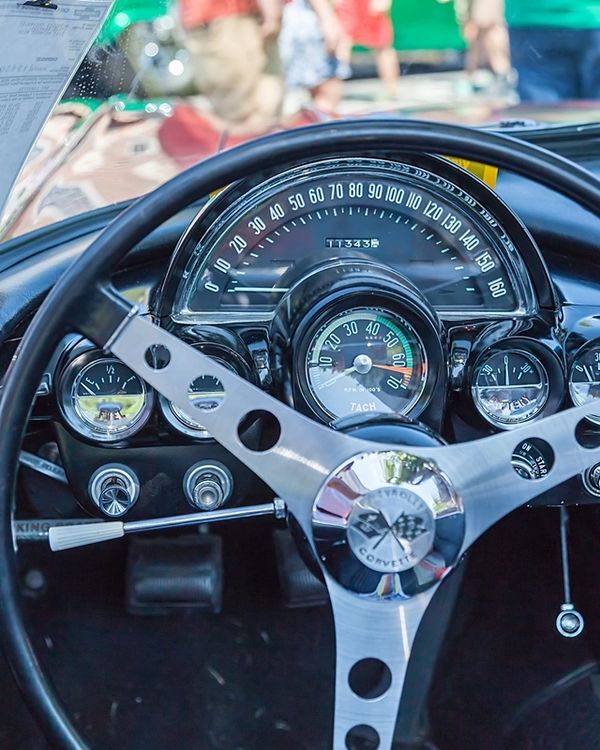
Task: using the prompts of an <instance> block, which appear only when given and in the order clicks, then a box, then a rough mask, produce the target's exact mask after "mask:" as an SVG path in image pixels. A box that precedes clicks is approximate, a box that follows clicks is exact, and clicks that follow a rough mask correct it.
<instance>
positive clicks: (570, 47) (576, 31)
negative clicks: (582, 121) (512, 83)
mask: <svg viewBox="0 0 600 750" xmlns="http://www.w3.org/2000/svg"><path fill="white" fill-rule="evenodd" d="M506 20H507V22H508V27H509V35H510V48H511V54H512V62H513V65H514V67H515V69H516V70H517V73H518V76H519V80H518V86H517V91H518V94H519V96H520V98H521V101H524V102H544V103H551V102H556V101H561V100H564V99H600V0H506Z"/></svg>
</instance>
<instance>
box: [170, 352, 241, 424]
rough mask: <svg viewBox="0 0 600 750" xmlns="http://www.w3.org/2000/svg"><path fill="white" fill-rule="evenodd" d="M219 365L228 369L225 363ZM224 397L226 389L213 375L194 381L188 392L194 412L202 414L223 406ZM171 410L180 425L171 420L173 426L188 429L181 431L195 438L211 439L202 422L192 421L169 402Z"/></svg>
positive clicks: (203, 376)
mask: <svg viewBox="0 0 600 750" xmlns="http://www.w3.org/2000/svg"><path fill="white" fill-rule="evenodd" d="M219 364H223V365H225V366H226V367H228V365H226V363H224V362H220V363H219ZM229 369H231V368H229ZM224 397H225V389H224V388H223V384H222V383H221V381H220V380H219V379H218V378H215V377H214V376H213V375H201V376H200V377H199V378H196V380H194V382H193V383H192V384H191V385H190V387H189V390H188V398H189V400H190V404H192V405H193V407H194V411H198V413H201V412H202V411H214V410H215V409H217V408H218V407H219V406H220V405H221V403H222V401H223V399H224ZM169 409H170V410H171V412H172V414H173V415H174V416H175V418H176V419H177V421H178V422H179V424H174V423H173V422H172V420H169V421H170V422H171V424H173V426H175V427H177V428H178V429H181V428H182V427H183V428H186V427H187V428H188V429H187V430H186V429H181V431H182V432H185V434H188V435H193V436H194V437H200V438H209V437H210V433H209V432H208V430H207V429H206V428H205V427H204V426H203V424H202V422H201V421H200V420H196V419H192V418H191V417H189V416H188V415H187V414H186V413H185V412H184V411H183V410H182V409H180V408H179V407H178V406H177V405H176V404H174V403H172V402H169Z"/></svg>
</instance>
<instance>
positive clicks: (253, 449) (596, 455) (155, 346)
mask: <svg viewBox="0 0 600 750" xmlns="http://www.w3.org/2000/svg"><path fill="white" fill-rule="evenodd" d="M105 348H107V349H109V350H110V351H112V352H113V353H114V354H115V355H116V356H117V357H119V358H120V359H121V360H122V361H123V362H124V363H125V364H127V365H128V366H129V367H131V368H132V369H133V370H134V372H136V373H137V374H138V375H139V376H140V377H142V378H143V379H144V380H145V381H147V382H148V383H150V385H152V386H153V387H154V388H155V389H156V390H157V391H159V393H161V394H162V395H163V396H164V397H166V398H167V399H169V400H170V401H171V402H173V403H174V404H175V405H176V406H177V407H178V408H179V409H181V410H182V411H183V412H184V413H185V414H186V415H188V416H189V417H190V418H192V419H194V420H200V421H201V422H202V424H203V425H205V426H206V428H207V429H208V430H209V431H210V433H211V434H212V435H213V436H214V437H215V439H216V440H218V441H219V443H221V444H222V445H223V446H224V447H225V448H227V449H228V450H229V451H230V452H231V453H233V454H234V455H235V456H236V457H237V458H238V459H239V460H240V461H242V462H243V463H245V464H246V465H247V466H248V467H249V468H250V469H251V470H252V471H254V472H255V473H256V474H257V475H258V476H259V477H261V478H262V479H263V480H264V481H265V482H266V483H267V484H269V485H270V487H271V488H272V489H273V490H274V492H275V493H276V494H277V495H278V496H279V497H281V498H282V499H283V500H284V501H285V503H286V504H287V507H288V510H289V512H290V513H291V514H292V515H293V516H294V517H295V518H296V519H297V520H298V522H299V523H300V525H301V527H302V528H303V530H304V532H305V534H306V537H307V539H308V540H309V543H310V545H311V546H312V548H313V550H314V551H315V553H316V555H317V558H318V560H319V564H320V565H321V568H322V571H323V575H324V577H325V580H326V583H327V587H328V590H329V595H330V598H331V603H332V608H333V614H334V620H335V630H336V654H337V657H336V658H337V662H336V687H335V696H336V697H335V719H334V742H333V747H334V750H344V748H346V747H350V748H352V747H353V745H352V743H351V742H350V741H349V739H350V738H349V736H348V732H352V731H356V732H357V733H358V736H359V737H360V736H361V733H362V736H363V739H365V738H366V740H368V739H369V738H371V739H372V740H373V742H374V743H375V744H374V745H373V746H374V747H378V748H380V750H386V749H389V748H391V744H392V740H393V734H394V727H395V723H396V717H397V714H398V711H399V708H400V702H401V698H402V690H403V686H404V680H405V676H406V671H407V666H408V660H409V657H410V653H411V649H412V645H413V641H414V638H415V635H416V633H417V630H418V628H419V625H420V623H421V620H422V618H423V615H424V613H425V611H426V609H427V607H428V605H429V603H430V602H431V600H432V598H433V595H434V593H435V591H436V590H437V589H438V587H439V586H440V581H442V579H443V578H444V576H445V575H446V573H447V572H448V571H449V570H450V569H451V568H452V567H453V565H455V563H456V562H457V560H458V559H459V557H460V555H461V554H462V552H464V551H465V550H466V549H468V547H469V546H470V545H471V544H472V543H473V542H474V541H475V540H476V539H477V538H478V537H479V536H481V535H482V534H483V533H484V532H485V531H486V530H487V529H488V528H489V527H490V526H491V525H492V524H494V523H495V522H496V521H498V520H500V519H501V518H502V517H503V516H505V515H507V514H508V513H510V512H511V511H512V510H514V509H516V508H517V507H519V506H520V505H523V504H524V503H526V502H528V501H529V500H531V499H533V498H534V497H536V496H538V495H540V494H542V493H543V492H546V491H547V490H550V489H552V488H553V487H556V486H557V485H559V484H561V483H562V482H564V481H565V480H567V479H569V478H571V477H572V476H574V475H576V474H577V473H579V472H581V471H584V470H585V469H587V468H589V467H590V466H591V465H593V464H594V463H596V462H598V461H600V446H598V447H590V448H586V447H583V445H582V444H581V441H580V440H579V439H578V436H577V435H578V433H577V431H578V428H579V427H580V423H581V422H582V420H584V419H585V417H586V416H587V415H590V414H594V413H595V412H598V411H599V409H600V407H599V406H598V405H597V404H593V403H592V404H588V405H585V406H581V407H578V408H575V409H570V410H567V411H564V412H561V413H559V414H556V415H554V416H551V417H548V418H546V419H543V420H540V421H539V422H536V423H535V424H532V425H527V426H525V427H521V428H519V429H515V430H512V431H510V432H505V433H502V434H498V435H494V436H491V437H488V438H485V439H481V440H477V441H473V442H471V443H462V444H459V445H451V446H440V447H432V448H416V447H415V448H413V447H406V446H397V445H395V446H394V445H384V444H379V443H373V442H367V441H364V440H358V439H356V438H353V437H350V436H348V435H344V434H343V433H339V432H336V431H334V430H331V429H330V428H328V427H325V426H323V425H319V424H317V423H316V422H315V421H313V420H311V419H308V418H307V417H305V416H303V415H301V414H299V413H297V412H296V411H294V410H293V409H291V408H290V407H288V406H286V405H284V404H283V403H281V402H280V401H278V400H276V399H275V398H273V397H271V396H269V395H268V394H266V393H265V392H263V391H261V390H260V389H259V388H256V387H255V386H253V385H251V384H250V383H248V382H246V381H245V380H243V379H242V378H240V377H239V376H237V375H236V374H234V373H232V372H231V371H230V370H228V369H226V368H224V367H222V366H221V365H219V364H218V363H216V362H215V361H214V360H212V359H211V358H210V357H207V356H206V355H204V354H202V353H201V352H199V351H197V350H196V349H194V348H193V347H191V346H189V345H188V344H185V343H184V342H182V341H181V340H179V339H178V338H176V337H174V336H172V335H171V334H169V333H168V332H166V331H165V330H164V329H161V328H159V327H158V326H156V325H154V324H153V323H152V322H150V321H149V320H148V319H145V318H142V317H139V316H137V315H136V314H135V312H134V311H133V310H132V311H131V314H130V315H129V317H127V318H126V319H125V320H123V322H122V323H121V325H120V326H119V327H118V328H117V329H116V331H115V332H114V333H113V335H112V336H111V337H110V339H109V341H108V342H107V343H106V347H105ZM206 376H210V377H212V378H216V379H217V381H219V383H218V385H219V387H218V388H215V393H214V395H213V396H212V397H210V398H209V399H208V400H204V401H200V402H198V401H195V398H196V396H195V394H194V389H193V388H191V385H192V383H193V382H194V380H196V379H197V378H198V377H206ZM249 413H251V414H253V415H255V416H256V415H257V414H262V415H263V416H264V417H265V418H266V419H267V421H270V422H271V423H272V425H271V428H272V429H271V439H270V442H267V443H266V444H263V443H258V444H254V443H252V442H251V441H250V442H249V441H248V439H247V434H246V433H245V432H244V425H245V424H246V423H247V421H248V420H247V415H248V414H249ZM251 421H252V420H250V422H251ZM534 442H535V445H536V450H539V451H540V455H542V457H543V458H542V459H539V456H538V458H536V459H535V460H536V464H535V466H534V467H533V468H535V469H536V472H534V473H535V476H536V478H531V477H529V478H526V477H525V476H524V475H523V472H521V473H517V471H515V468H514V465H513V463H514V462H513V454H514V452H515V449H516V448H517V447H518V446H522V445H523V444H524V443H527V444H528V445H529V444H533V443H534ZM537 455H538V454H536V456H537ZM373 665H374V666H375V675H376V677H377V679H376V680H375V683H374V684H371V685H370V684H369V681H368V680H367V687H366V688H365V687H364V684H363V683H362V682H361V681H360V680H358V682H356V681H355V679H354V678H355V677H356V675H357V674H359V676H360V673H361V671H363V670H365V673H366V674H367V677H369V674H371V677H372V672H369V670H370V669H371V667H373ZM377 669H379V672H377ZM379 678H381V679H379ZM355 727H358V729H354V728H355ZM377 743H378V744H377ZM362 746H364V745H360V744H359V743H358V744H357V745H356V747H362Z"/></svg>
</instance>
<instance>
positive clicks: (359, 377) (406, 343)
mask: <svg viewBox="0 0 600 750" xmlns="http://www.w3.org/2000/svg"><path fill="white" fill-rule="evenodd" d="M426 372H427V360H426V355H425V351H424V349H423V345H422V343H421V340H420V338H419V336H418V334H417V332H416V331H415V329H414V328H413V326H412V325H411V324H410V323H409V322H408V321H407V320H405V319H404V318H402V317H401V316H399V315H397V314H395V313H391V312H389V311H387V310H383V309H370V308H354V309H350V310H346V311H344V312H342V313H338V314H337V315H334V316H333V317H331V318H328V319H327V320H325V321H323V322H321V324H320V325H319V326H318V327H317V328H316V329H315V330H313V332H312V335H310V342H309V344H308V349H307V355H306V362H305V378H306V388H307V390H308V394H306V395H307V396H308V401H309V403H312V404H313V405H314V406H316V407H317V411H318V412H323V413H324V414H325V415H327V416H329V417H330V418H337V417H343V416H346V415H349V414H354V413H361V412H382V413H396V414H408V413H409V412H410V411H411V409H412V408H413V407H414V406H415V404H416V403H417V401H418V400H419V398H420V396H421V394H422V393H423V388H424V384H425V376H426Z"/></svg>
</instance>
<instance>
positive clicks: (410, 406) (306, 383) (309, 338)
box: [298, 304, 429, 420]
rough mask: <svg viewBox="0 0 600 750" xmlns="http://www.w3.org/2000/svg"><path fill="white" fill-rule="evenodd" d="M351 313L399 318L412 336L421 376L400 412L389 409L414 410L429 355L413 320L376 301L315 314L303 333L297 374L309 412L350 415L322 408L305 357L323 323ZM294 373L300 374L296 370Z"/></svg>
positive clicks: (405, 413) (331, 417)
mask: <svg viewBox="0 0 600 750" xmlns="http://www.w3.org/2000/svg"><path fill="white" fill-rule="evenodd" d="M355 312H369V313H372V312H377V313H380V314H381V315H382V316H384V317H387V318H389V319H390V320H391V321H392V322H394V323H395V322H396V321H401V323H402V324H403V325H404V326H406V327H407V328H408V329H410V333H411V335H412V336H414V338H415V341H416V344H417V348H418V351H419V355H420V357H421V361H422V363H423V367H422V371H421V378H420V380H419V382H418V384H417V388H416V390H415V392H414V394H413V397H412V399H411V400H410V401H409V402H408V403H407V404H406V406H405V407H404V409H403V410H402V411H401V412H390V413H394V414H400V415H402V416H408V415H410V414H411V413H413V412H414V411H415V407H416V406H417V405H418V404H419V402H420V401H421V399H422V398H423V394H424V391H425V386H426V385H427V378H428V373H429V358H428V355H427V350H426V348H425V346H424V344H423V340H422V338H421V336H420V335H419V332H418V330H417V327H416V326H415V325H414V323H413V322H411V321H409V320H408V319H407V317H406V316H405V315H402V314H401V313H400V312H396V311H392V310H390V309H389V308H386V307H383V306H380V305H377V304H372V305H353V306H351V307H348V308H345V309H342V310H332V311H331V314H326V315H324V316H321V317H319V318H318V319H317V320H316V321H315V323H314V324H313V325H312V326H311V327H310V329H309V331H307V334H306V343H305V345H304V346H303V351H304V350H305V354H304V356H303V360H304V361H303V362H302V363H299V367H300V366H301V367H302V371H301V377H300V378H299V385H300V387H301V389H302V391H303V395H304V398H305V400H306V401H307V403H308V404H309V405H311V406H312V407H313V411H315V413H316V414H317V415H319V416H321V417H322V416H323V415H325V417H326V418H327V419H329V420H336V419H340V418H343V417H347V416H350V415H348V414H333V413H332V412H331V411H330V410H329V409H327V408H326V406H325V404H324V403H323V401H322V400H321V399H320V398H318V397H317V395H316V393H315V390H314V386H313V384H312V383H311V380H310V373H309V364H310V363H309V357H310V353H311V351H312V349H313V347H314V346H315V345H316V341H317V338H318V337H319V336H320V335H321V333H322V331H323V330H324V329H326V328H327V326H329V325H331V324H332V323H333V322H334V321H341V320H342V319H343V317H345V316H347V315H350V314H352V313H355ZM298 374H300V372H299V373H298ZM425 405H426V404H425V403H423V404H422V406H423V408H424V407H425ZM421 410H422V409H420V411H421Z"/></svg>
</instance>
